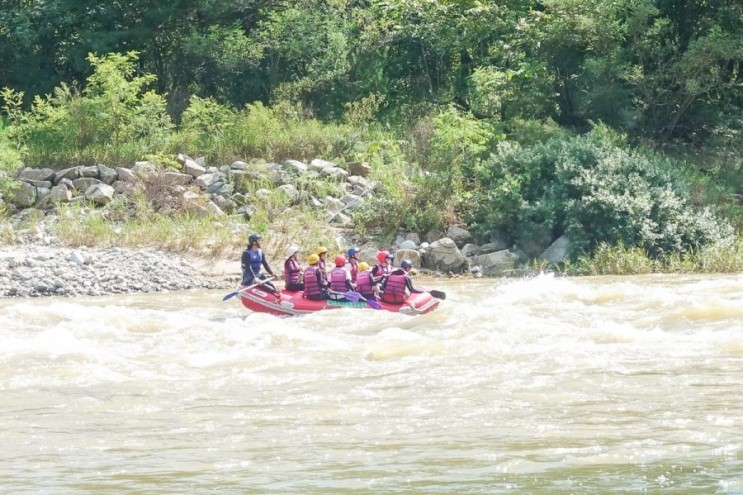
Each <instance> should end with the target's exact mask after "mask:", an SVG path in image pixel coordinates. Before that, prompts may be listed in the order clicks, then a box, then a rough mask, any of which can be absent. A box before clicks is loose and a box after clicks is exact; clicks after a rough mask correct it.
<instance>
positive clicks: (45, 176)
mask: <svg viewBox="0 0 743 495" xmlns="http://www.w3.org/2000/svg"><path fill="white" fill-rule="evenodd" d="M55 175H56V172H55V171H54V170H52V169H50V168H30V167H26V168H24V169H23V170H21V171H20V172H19V173H18V179H19V180H39V181H44V182H53V181H54V176H55Z"/></svg>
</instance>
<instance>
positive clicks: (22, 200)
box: [15, 182, 38, 208]
mask: <svg viewBox="0 0 743 495" xmlns="http://www.w3.org/2000/svg"><path fill="white" fill-rule="evenodd" d="M37 196H38V194H37V192H36V186H33V185H31V184H29V183H27V182H21V185H20V187H19V188H18V190H17V191H16V192H15V204H16V205H17V206H18V207H19V208H28V207H30V206H33V204H34V203H35V202H36V198H37Z"/></svg>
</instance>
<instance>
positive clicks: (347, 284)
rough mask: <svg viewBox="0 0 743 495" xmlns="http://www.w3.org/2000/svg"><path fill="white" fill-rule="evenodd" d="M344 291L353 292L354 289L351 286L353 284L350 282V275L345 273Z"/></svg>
mask: <svg viewBox="0 0 743 495" xmlns="http://www.w3.org/2000/svg"><path fill="white" fill-rule="evenodd" d="M346 289H348V290H354V289H356V287H354V286H353V282H351V273H350V272H348V271H346Z"/></svg>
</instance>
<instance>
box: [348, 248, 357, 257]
mask: <svg viewBox="0 0 743 495" xmlns="http://www.w3.org/2000/svg"><path fill="white" fill-rule="evenodd" d="M358 252H359V248H357V247H352V248H349V250H348V252H347V254H348V257H349V258H353V255H354V254H356V253H358Z"/></svg>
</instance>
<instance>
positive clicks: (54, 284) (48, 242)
mask: <svg viewBox="0 0 743 495" xmlns="http://www.w3.org/2000/svg"><path fill="white" fill-rule="evenodd" d="M26 237H27V238H25V239H22V242H21V243H16V244H11V245H2V244H0V298H6V297H38V296H67V297H78V296H99V295H107V294H122V293H135V292H142V293H147V292H164V291H180V290H187V289H226V288H232V287H234V286H235V283H236V282H237V280H236V278H235V277H231V276H229V275H228V273H227V272H228V271H229V270H227V271H225V270H224V269H217V270H213V269H212V266H211V264H212V263H210V262H206V261H205V260H188V259H186V258H184V257H182V256H178V255H174V254H173V253H165V252H161V251H156V250H152V249H137V250H132V249H125V248H121V247H112V248H72V247H66V246H62V245H60V244H59V243H58V241H57V240H56V239H55V238H54V237H53V236H49V235H39V236H26ZM213 264H214V267H218V266H219V262H216V261H215V262H214V263H213ZM231 268H232V267H231ZM237 269H238V270H239V262H238V263H237ZM233 271H234V270H233ZM233 279H234V280H233Z"/></svg>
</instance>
